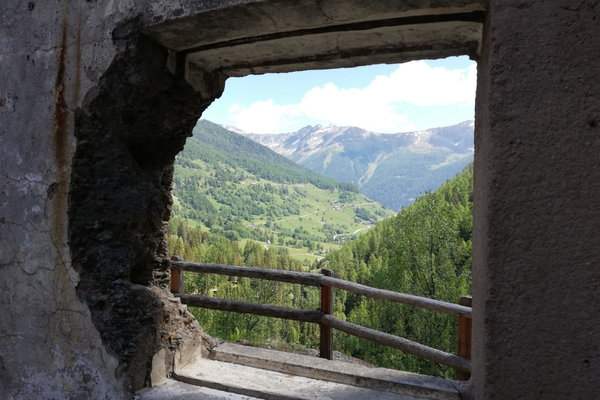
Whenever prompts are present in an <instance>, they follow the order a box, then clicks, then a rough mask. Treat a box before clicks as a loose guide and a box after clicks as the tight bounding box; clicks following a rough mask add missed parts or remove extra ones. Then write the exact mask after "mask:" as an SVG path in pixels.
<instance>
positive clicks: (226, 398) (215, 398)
mask: <svg viewBox="0 0 600 400" xmlns="http://www.w3.org/2000/svg"><path fill="white" fill-rule="evenodd" d="M134 399H135V400H260V399H258V398H257V397H250V396H244V395H241V394H235V393H228V392H224V391H222V390H215V389H209V388H205V387H199V386H195V385H190V384H189V383H183V382H178V381H175V380H173V379H166V380H165V382H164V384H161V385H159V386H155V387H152V388H146V389H142V390H140V391H139V392H138V393H136V396H135V397H134Z"/></svg>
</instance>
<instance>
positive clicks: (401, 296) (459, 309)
mask: <svg viewBox="0 0 600 400" xmlns="http://www.w3.org/2000/svg"><path fill="white" fill-rule="evenodd" d="M321 285H329V286H332V287H334V288H338V289H343V290H347V291H348V292H352V293H356V294H361V295H363V296H367V297H372V298H374V299H381V300H387V301H392V302H394V303H402V304H406V305H409V306H414V307H420V308H426V309H429V310H434V311H440V312H443V313H446V314H452V315H459V316H463V317H467V318H471V307H465V306H461V305H458V304H453V303H448V302H445V301H440V300H434V299H428V298H427V297H420V296H413V295H411V294H405V293H398V292H393V291H391V290H385V289H377V288H373V287H371V286H366V285H361V284H360V283H354V282H348V281H345V280H343V279H338V278H332V277H329V276H321Z"/></svg>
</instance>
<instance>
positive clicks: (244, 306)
mask: <svg viewBox="0 0 600 400" xmlns="http://www.w3.org/2000/svg"><path fill="white" fill-rule="evenodd" d="M177 297H179V298H180V299H181V302H182V303H183V304H187V305H188V306H191V307H203V308H210V309H212V310H221V311H232V312H238V313H242V314H254V315H262V316H265V317H274V318H283V319H291V320H294V321H302V322H312V323H316V324H318V323H319V321H321V316H322V315H323V313H322V312H321V311H309V310H297V309H294V308H288V307H282V306H274V305H270V304H256V303H249V302H246V301H239V300H225V299H219V298H215V297H209V296H203V295H198V294H182V295H179V296H177Z"/></svg>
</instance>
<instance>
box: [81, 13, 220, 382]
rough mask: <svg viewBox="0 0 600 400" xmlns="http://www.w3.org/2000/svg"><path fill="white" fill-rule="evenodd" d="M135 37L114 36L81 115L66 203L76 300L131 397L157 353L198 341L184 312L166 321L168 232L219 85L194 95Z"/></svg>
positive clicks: (127, 30)
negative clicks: (183, 163)
mask: <svg viewBox="0 0 600 400" xmlns="http://www.w3.org/2000/svg"><path fill="white" fill-rule="evenodd" d="M132 32H133V33H132ZM135 32H137V27H136V24H135V21H132V22H130V23H129V24H127V25H125V26H123V27H122V28H120V29H117V30H115V32H114V36H115V37H114V38H115V43H116V44H117V45H118V46H120V48H121V49H122V51H121V52H120V55H118V56H117V57H116V58H115V61H114V62H113V63H112V65H111V66H110V67H109V69H108V70H107V72H106V73H105V74H104V76H103V77H102V79H101V80H100V83H99V85H98V86H97V87H96V88H94V89H92V91H91V92H90V93H89V94H88V96H87V98H86V99H85V101H84V104H83V107H82V108H81V109H80V110H79V111H78V112H77V116H76V122H75V135H76V139H77V147H76V152H75V156H74V160H73V170H72V179H71V188H70V203H69V221H70V224H69V237H70V248H71V256H72V259H73V267H74V268H75V270H76V271H77V272H78V273H79V274H80V282H79V285H78V287H77V293H78V295H79V297H80V298H81V299H82V300H84V301H85V303H87V305H88V306H89V308H90V311H91V314H92V320H93V322H94V324H95V326H96V328H97V329H98V331H99V332H100V334H101V337H102V340H103V343H104V344H105V346H106V347H107V349H108V350H109V352H111V353H112V354H114V355H116V356H117V358H118V360H119V362H120V366H119V369H118V375H120V376H123V377H126V378H127V379H128V384H129V388H130V389H131V390H135V389H138V388H140V387H142V386H143V385H145V384H149V383H150V380H151V376H150V372H151V369H152V360H153V356H154V355H155V354H156V353H157V352H158V351H159V349H160V348H165V349H169V351H170V352H172V351H174V350H175V349H176V348H177V344H178V343H177V341H178V340H179V341H181V340H182V339H185V338H186V337H193V336H195V335H201V329H200V327H199V326H198V324H197V323H195V320H194V319H193V317H192V316H191V315H190V314H189V313H188V314H186V313H187V312H182V311H181V310H176V314H177V313H178V314H181V315H180V317H179V318H173V316H172V315H171V312H172V311H173V310H172V308H173V304H171V303H170V301H169V300H168V297H169V295H168V289H167V286H168V279H169V271H168V268H169V260H168V253H167V243H166V230H167V224H168V221H169V217H170V211H171V194H170V188H171V183H172V174H173V161H174V158H175V155H176V154H177V153H178V152H179V151H181V149H183V146H184V144H185V140H186V138H187V136H190V135H191V133H192V128H193V126H194V125H195V123H196V120H197V119H198V118H199V116H200V114H201V112H202V111H203V110H204V109H205V108H206V107H207V106H208V105H209V104H210V102H211V101H212V100H213V98H214V97H217V96H219V95H220V94H221V91H222V90H223V85H224V79H223V78H222V77H220V76H214V77H213V78H214V82H215V85H214V86H215V88H216V89H215V92H214V93H213V96H211V97H209V98H206V97H202V96H200V95H198V94H197V93H196V92H194V90H193V89H192V88H191V87H190V86H189V85H188V84H187V83H186V82H185V81H184V80H183V78H178V77H175V76H174V75H173V74H171V73H170V72H169V71H168V70H167V69H166V65H167V52H166V50H164V49H163V48H161V47H160V46H158V45H156V44H154V43H153V42H151V41H150V40H149V39H146V38H144V37H143V36H139V34H138V33H135ZM182 313H183V314H182ZM186 331H187V333H186ZM163 354H164V353H163ZM164 360H165V362H166V363H167V364H169V363H170V362H172V354H171V355H170V356H168V354H167V355H166V356H165V358H164ZM166 368H168V365H167V366H166Z"/></svg>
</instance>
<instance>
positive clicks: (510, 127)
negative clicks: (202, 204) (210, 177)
mask: <svg viewBox="0 0 600 400" xmlns="http://www.w3.org/2000/svg"><path fill="white" fill-rule="evenodd" d="M483 3H484V2H482V1H467V0H464V1H461V0H456V1H451V0H445V1H444V0H439V1H433V0H415V1H406V2H398V1H381V2H374V1H363V0H330V1H316V0H302V1H292V0H286V1H284V0H271V1H267V0H263V1H258V0H254V1H252V0H230V1H218V0H203V1H196V0H171V1H167V2H165V1H162V0H152V1H148V2H139V1H133V0H123V1H110V2H97V1H94V2H92V1H88V2H83V1H80V2H73V1H69V0H62V1H54V2H47V1H46V2H42V1H30V2H23V1H20V0H5V1H3V3H2V13H0V65H1V68H0V308H1V309H2V313H0V393H2V394H3V395H4V397H5V398H8V399H37V398H57V399H62V398H94V399H105V398H110V399H118V398H125V397H127V396H128V393H129V391H130V390H133V389H135V388H137V387H139V386H140V385H142V384H149V383H151V382H150V381H151V380H152V378H153V375H152V373H151V369H152V365H155V366H157V369H161V368H162V364H164V371H169V366H170V363H172V362H173V357H175V358H179V359H181V360H185V359H186V354H184V352H183V351H182V350H181V349H182V348H186V349H187V348H189V343H191V342H193V340H196V341H197V343H199V347H200V349H202V347H203V346H206V345H208V344H207V343H206V342H204V344H203V340H204V339H203V338H202V337H201V336H200V337H196V338H195V339H194V337H195V335H199V332H200V331H199V328H198V326H197V325H194V323H193V320H191V319H190V316H189V314H187V312H186V311H185V309H184V308H183V307H182V306H181V305H179V304H176V303H173V302H172V301H171V300H170V297H169V295H168V293H167V292H166V290H165V289H166V288H165V281H166V278H167V272H166V268H167V260H166V247H165V242H164V230H165V222H166V221H167V220H168V217H169V212H170V211H169V210H170V200H169V198H168V190H169V185H170V179H171V175H170V168H171V164H172V158H173V156H174V155H175V154H176V152H177V151H178V150H179V149H180V148H181V146H183V143H184V139H185V136H186V135H189V134H190V133H191V127H192V125H193V122H194V118H196V117H197V116H199V115H200V113H201V112H202V109H203V108H204V107H205V106H206V105H208V104H209V103H210V101H212V99H213V98H214V97H216V96H218V95H219V94H220V90H221V89H222V85H223V79H224V76H223V75H221V74H218V73H217V74H215V73H213V72H214V71H203V70H201V69H200V68H201V67H202V66H204V67H205V68H218V69H219V70H221V71H229V72H230V73H231V74H244V73H249V72H251V71H254V72H259V73H262V72H266V71H270V70H273V71H285V70H289V69H303V68H314V67H317V66H318V67H322V68H327V67H333V66H348V65H356V64H362V63H367V62H376V61H383V60H384V59H385V60H388V61H390V62H391V61H401V60H405V59H410V58H414V57H440V56H444V55H448V54H450V53H452V54H454V52H458V51H460V52H467V53H470V54H472V55H473V53H474V52H475V53H476V52H477V51H476V49H477V48H479V47H481V49H482V57H481V62H480V65H479V74H478V76H479V84H478V100H477V116H476V152H475V160H476V161H475V191H476V194H475V196H476V197H475V216H474V221H475V226H474V228H475V230H474V277H473V282H474V296H473V302H474V305H473V310H474V320H473V323H474V332H475V335H474V349H473V357H474V360H473V365H474V369H473V383H474V391H473V394H474V396H475V397H476V398H479V399H485V398H499V399H500V398H501V399H505V398H593V397H595V396H596V394H597V393H596V392H597V377H598V376H600V349H599V346H600V338H599V337H598V332H600V313H597V312H595V311H596V310H598V309H600V300H599V293H600V290H599V289H600V281H599V280H600V275H599V274H598V273H597V268H596V266H597V265H598V263H599V260H600V235H598V234H597V233H596V229H597V225H598V224H597V221H599V220H600V215H599V213H600V211H599V210H600V208H599V207H597V204H598V200H599V199H598V196H599V195H598V193H600V165H599V160H600V158H598V154H600V140H598V137H599V135H600V132H599V129H600V127H599V122H600V121H599V120H600V109H599V107H600V102H599V101H598V96H597V94H598V93H600V83H599V81H598V79H597V77H598V76H599V75H600V70H599V68H600V66H599V65H600V64H598V60H597V58H598V54H600V47H599V46H600V44H599V43H600V42H599V41H598V40H597V39H596V38H597V37H598V36H599V34H600V31H599V30H600V24H599V23H598V21H599V19H598V14H599V12H600V10H599V8H600V5H598V2H597V1H592V0H574V1H569V2H566V1H564V2H560V1H553V2H542V1H517V0H489V1H487V2H485V3H486V4H487V6H488V7H489V11H488V12H487V25H486V29H485V32H484V39H483V41H482V42H480V39H479V38H478V35H479V29H480V28H479V24H478V23H477V21H476V20H475V21H472V20H470V19H469V18H470V17H469V16H471V17H477V16H481V15H482V14H481V13H479V10H481V9H482V7H483V6H482V4H483ZM306 10H313V11H311V12H309V13H306ZM457 14H464V15H463V16H461V17H459V18H455V17H456V15H457ZM451 15H454V17H452V16H451ZM257 16H259V17H260V18H257ZM357 16H358V17H357ZM465 16H466V17H465ZM411 18H416V19H411ZM440 18H441V19H442V20H437V19H440ZM453 18H454V19H453ZM465 19H466V20H467V21H465ZM471 19H473V18H471ZM475 19H476V18H475ZM236 20H237V21H244V22H248V23H249V24H239V23H238V24H235V23H232V22H231V21H236ZM190 21H192V25H193V24H194V22H193V21H196V22H198V21H202V25H200V26H196V25H194V26H192V28H197V32H199V36H197V37H192V40H190V39H189V37H188V34H192V33H193V32H195V31H196V30H195V29H192V30H190V29H189V28H190V25H189V23H190ZM369 21H375V22H377V24H375V25H376V26H375V25H373V26H372V27H371V28H369V27H367V26H366V25H363V24H364V23H368V22H369ZM381 21H384V23H383V24H382V23H381ZM402 21H404V23H403V22H402ZM411 21H412V22H415V21H421V22H423V24H425V25H419V23H416V24H413V23H412V22H411ZM425 21H426V22H425ZM394 23H397V24H396V25H402V27H395V25H394ZM408 26H410V28H408ZM204 27H206V28H207V29H204ZM340 27H342V30H344V29H347V28H349V31H351V33H348V32H346V33H344V32H341V31H340ZM163 28H167V29H163ZM171 28H173V29H171ZM213 28H214V29H213ZM319 29H321V31H319ZM140 30H144V31H145V32H146V33H148V34H150V35H152V37H154V38H156V39H157V40H159V41H160V42H161V43H162V44H163V45H164V46H165V47H167V49H164V48H161V46H158V45H156V43H153V42H152V41H150V40H147V39H144V37H143V36H141V35H140V34H139V32H140ZM336 31H340V32H339V33H336ZM298 33H300V34H298ZM321 33H322V35H321ZM388 33H389V34H390V36H388V35H387V34H388ZM211 35H213V36H211ZM270 35H272V36H270ZM186 38H187V39H186ZM206 38H208V41H206V40H205V39H206ZM306 38H310V39H311V40H309V41H306V40H305V39H306ZM319 38H321V39H322V41H321V42H320V43H321V46H319V45H318V43H319ZM419 38H422V40H421V41H420V42H419V40H420V39H419ZM474 38H475V39H474ZM175 39H177V40H183V41H184V42H185V41H188V42H189V43H187V42H186V43H187V44H185V43H184V45H182V46H180V44H179V42H178V43H175V42H171V41H172V40H175ZM334 39H335V40H340V43H342V44H343V47H342V48H334V47H332V46H331V43H333V40H334ZM473 40H475V41H473ZM232 41H234V42H233V43H229V42H232ZM405 41H406V43H412V44H413V46H412V47H411V46H408V47H404V48H402V49H401V51H400V52H398V47H399V46H401V45H402V44H403V43H405ZM359 42H360V43H362V45H361V44H360V43H359ZM261 43H262V44H261ZM308 43H310V46H307V47H306V51H303V50H302V48H303V45H306V44H308ZM377 43H380V47H379V48H378V50H377V51H376V52H370V50H369V47H368V46H367V44H369V45H371V44H372V45H376V44H377ZM382 43H383V44H382ZM233 45H235V46H238V45H240V46H242V45H243V46H242V47H243V48H238V50H239V51H236V52H234V55H236V54H242V55H243V54H246V55H248V54H249V53H252V54H254V53H253V52H255V54H256V56H257V57H256V58H250V59H249V60H248V61H246V63H245V64H244V65H241V66H240V65H239V63H238V62H237V61H236V60H229V57H230V55H231V51H230V50H228V48H229V47H231V46H233ZM188 46H191V47H188ZM263 46H264V49H263ZM217 48H218V49H221V50H220V53H219V52H215V50H216V49H217ZM240 49H241V50H243V51H241V50H240ZM386 49H389V51H388V52H387V53H386V51H385V50H386ZM167 50H179V51H181V53H180V54H179V57H178V55H177V54H175V52H173V51H170V52H169V51H167ZM271 50H272V51H273V55H274V57H271V56H270V55H269V54H270V52H271ZM345 50H348V51H347V52H345ZM204 51H205V52H206V53H205V54H204V55H202V53H201V52H204ZM228 51H229V53H227V52H228ZM186 52H187V53H186ZM286 52H289V55H290V57H289V58H287V59H286V58H285V57H283V58H282V57H281V55H282V54H284V53H286ZM188 53H189V60H188V61H190V62H191V63H190V62H183V63H182V62H181V55H182V54H183V55H184V56H185V55H186V54H188ZM219 54H221V56H222V57H221V58H220V59H219ZM228 54H229V55H228ZM386 54H390V56H389V58H385V57H387V56H386ZM371 56H372V57H371ZM269 57H271V58H269ZM382 57H383V58H382ZM215 60H217V61H216V62H215ZM232 61H233V62H232ZM238 61H239V60H238ZM182 64H183V65H182ZM182 71H183V72H184V73H185V74H187V82H191V83H192V84H194V89H196V93H194V92H193V91H192V90H191V88H190V87H189V86H188V85H186V82H185V78H186V76H185V74H181V72H182ZM172 72H175V74H172ZM163 150H164V151H163ZM132 305H133V307H132ZM173 315H177V316H178V317H177V318H173V317H172V316H173ZM159 365H160V367H158V366H159ZM154 379H155V380H156V379H160V377H157V376H156V371H155V374H154Z"/></svg>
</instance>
